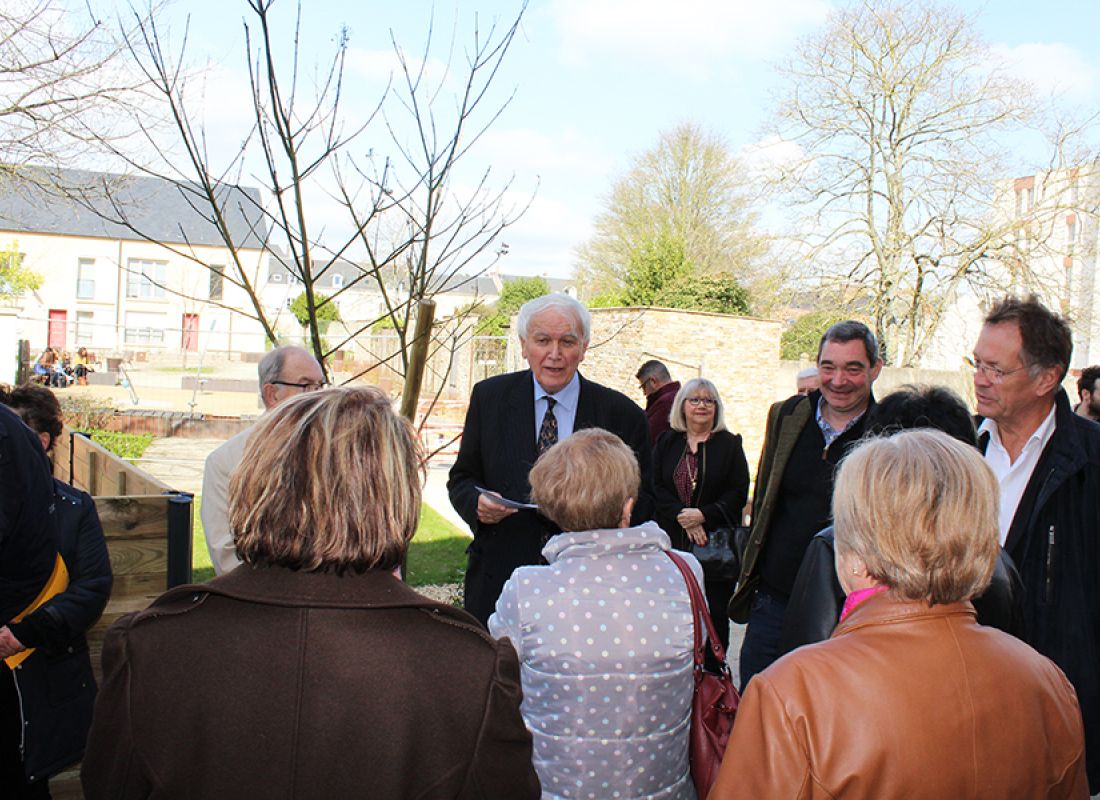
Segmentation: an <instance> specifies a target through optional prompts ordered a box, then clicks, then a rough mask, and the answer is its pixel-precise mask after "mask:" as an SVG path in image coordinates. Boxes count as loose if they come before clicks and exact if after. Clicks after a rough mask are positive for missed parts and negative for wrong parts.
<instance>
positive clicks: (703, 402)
mask: <svg viewBox="0 0 1100 800" xmlns="http://www.w3.org/2000/svg"><path fill="white" fill-rule="evenodd" d="M685 402H687V403H688V404H689V405H693V406H713V405H715V404H716V403H717V402H718V401H717V400H715V399H714V398H713V397H689V398H687V400H686V401H685Z"/></svg>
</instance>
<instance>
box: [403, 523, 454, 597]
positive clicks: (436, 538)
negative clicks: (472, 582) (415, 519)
mask: <svg viewBox="0 0 1100 800" xmlns="http://www.w3.org/2000/svg"><path fill="white" fill-rule="evenodd" d="M469 543H470V537H469V536H467V535H465V534H463V533H462V531H460V530H459V529H458V528H456V527H455V526H454V525H452V524H451V523H450V522H448V521H447V520H445V519H444V518H443V517H441V516H440V515H439V514H437V513H436V512H435V511H434V510H433V509H432V508H431V507H430V506H426V505H422V506H420V527H419V528H417V529H416V536H414V537H413V540H412V544H410V545H409V562H408V569H407V573H406V576H405V577H406V580H408V582H409V585H410V586H429V585H432V584H437V583H461V582H462V578H463V576H464V575H465V574H466V545H468V544H469Z"/></svg>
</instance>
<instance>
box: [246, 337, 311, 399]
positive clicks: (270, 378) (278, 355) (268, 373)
mask: <svg viewBox="0 0 1100 800" xmlns="http://www.w3.org/2000/svg"><path fill="white" fill-rule="evenodd" d="M292 350H297V351H299V352H301V353H305V354H306V355H307V356H309V357H310V358H313V353H311V352H309V351H308V350H306V349H305V348H304V347H298V346H297V345H293V344H288V345H284V346H283V347H276V348H275V349H274V350H271V351H270V352H269V353H268V354H267V355H265V356H264V357H263V358H261V359H260V366H259V367H258V368H257V372H258V373H259V376H260V388H261V389H262V388H263V387H264V386H266V385H267V384H269V383H275V381H277V380H279V377H280V376H281V375H282V374H283V365H284V364H285V363H286V357H287V354H289V353H290V352H291V351H292Z"/></svg>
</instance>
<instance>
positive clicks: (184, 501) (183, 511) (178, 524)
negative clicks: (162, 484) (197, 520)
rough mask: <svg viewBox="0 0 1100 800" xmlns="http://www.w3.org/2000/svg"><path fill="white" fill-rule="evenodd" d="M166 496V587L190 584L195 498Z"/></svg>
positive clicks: (170, 494) (179, 493) (183, 493)
mask: <svg viewBox="0 0 1100 800" xmlns="http://www.w3.org/2000/svg"><path fill="white" fill-rule="evenodd" d="M165 494H167V495H168V587H167V588H169V589H171V588H172V587H173V586H179V585H181V584H184V583H190V582H191V523H192V517H193V509H194V505H193V504H194V501H195V496H194V495H192V494H190V493H188V492H165Z"/></svg>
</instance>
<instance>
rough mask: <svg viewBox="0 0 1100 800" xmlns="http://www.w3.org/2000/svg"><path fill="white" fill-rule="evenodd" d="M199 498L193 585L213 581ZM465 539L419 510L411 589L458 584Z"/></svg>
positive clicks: (428, 512) (439, 519)
mask: <svg viewBox="0 0 1100 800" xmlns="http://www.w3.org/2000/svg"><path fill="white" fill-rule="evenodd" d="M201 507H202V497H196V498H195V528H194V536H193V537H192V540H191V575H192V579H193V580H194V581H196V582H201V581H208V580H210V579H211V578H213V577H214V568H213V567H212V566H210V554H209V553H208V552H207V551H206V537H205V536H204V535H203V530H202V517H201V516H200V515H199V509H200V508H201ZM469 542H470V537H469V536H465V535H463V534H462V532H461V531H459V530H458V529H457V528H456V527H455V526H454V525H452V524H451V523H450V522H448V521H447V520H445V519H444V518H443V517H441V516H440V515H439V514H437V513H436V512H435V511H433V510H432V509H431V508H430V507H428V506H421V507H420V527H419V528H417V531H416V536H415V537H413V540H412V544H411V545H410V546H409V564H408V581H409V584H410V585H411V586H428V585H431V584H438V583H461V582H462V575H463V573H464V572H465V570H466V545H467V544H469Z"/></svg>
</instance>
